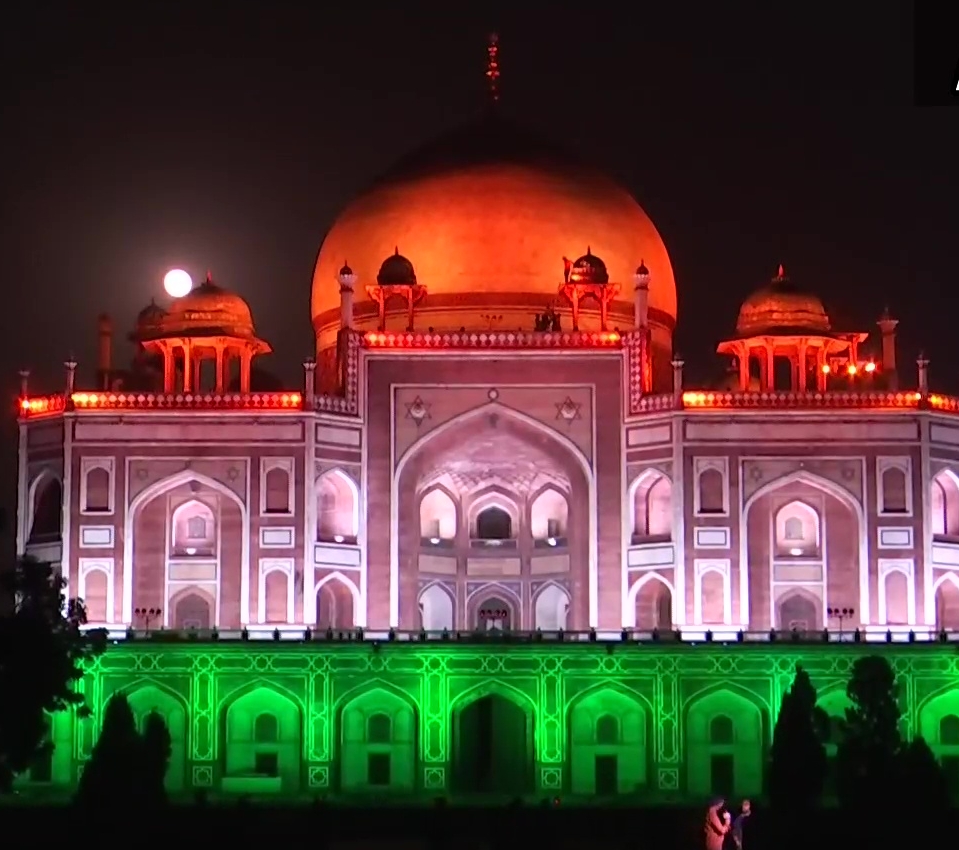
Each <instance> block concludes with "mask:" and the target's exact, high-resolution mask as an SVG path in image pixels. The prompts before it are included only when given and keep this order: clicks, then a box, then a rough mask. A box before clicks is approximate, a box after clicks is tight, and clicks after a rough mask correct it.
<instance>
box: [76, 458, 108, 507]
mask: <svg viewBox="0 0 959 850" xmlns="http://www.w3.org/2000/svg"><path fill="white" fill-rule="evenodd" d="M111 483H112V482H111V476H110V470H109V469H108V468H107V466H106V465H93V466H89V467H88V468H87V470H86V475H85V479H84V482H83V484H84V486H83V505H82V510H83V512H84V513H88V514H96V513H109V512H110V509H111V502H112V499H111V498H110V496H111V492H110V491H111V489H112V488H111Z"/></svg>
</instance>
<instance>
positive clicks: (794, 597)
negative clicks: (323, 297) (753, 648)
mask: <svg viewBox="0 0 959 850" xmlns="http://www.w3.org/2000/svg"><path fill="white" fill-rule="evenodd" d="M824 624H825V621H824V619H823V611H822V601H821V600H820V599H819V598H818V597H816V596H814V595H813V594H812V593H810V592H809V591H808V590H803V589H802V588H792V589H790V590H787V591H786V592H784V593H782V594H781V595H780V596H779V597H778V598H777V599H776V628H778V629H786V630H788V631H793V630H795V631H798V632H814V631H820V630H822V629H823V627H824Z"/></svg>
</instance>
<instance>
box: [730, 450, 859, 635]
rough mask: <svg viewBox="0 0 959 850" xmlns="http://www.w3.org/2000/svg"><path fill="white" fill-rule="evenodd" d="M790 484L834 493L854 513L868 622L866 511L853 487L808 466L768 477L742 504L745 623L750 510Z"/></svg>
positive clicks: (741, 598) (744, 615)
mask: <svg viewBox="0 0 959 850" xmlns="http://www.w3.org/2000/svg"><path fill="white" fill-rule="evenodd" d="M790 484H805V485H807V486H809V487H814V488H815V489H817V490H819V491H820V492H823V493H826V494H827V495H829V496H832V497H834V498H835V499H837V500H838V501H840V502H842V503H843V504H844V505H846V507H848V508H849V509H850V510H851V511H852V512H853V514H854V515H855V517H856V527H857V530H858V532H859V534H858V546H857V550H858V552H859V605H858V610H859V611H860V612H862V614H861V617H860V622H861V623H862V625H864V626H866V625H869V610H870V608H869V554H868V553H869V540H868V539H867V537H866V533H867V529H866V514H865V511H864V509H863V506H862V503H861V502H860V501H859V500H858V499H857V498H856V496H855V495H854V494H853V493H852V492H851V491H850V490H848V489H847V488H846V487H843V486H842V485H841V484H837V483H836V482H835V481H830V480H829V479H828V478H823V477H822V476H821V475H816V474H815V473H813V472H809V471H807V470H805V469H798V470H794V471H793V472H788V473H786V474H785V475H781V476H780V477H779V478H774V479H773V480H772V481H767V482H766V483H765V484H763V485H762V486H761V487H760V488H758V489H757V490H756V492H755V493H753V494H752V495H751V496H750V497H749V498H748V499H746V502H745V503H744V505H743V509H742V511H741V513H740V518H739V611H740V620H742V621H743V622H744V623H746V621H747V617H748V616H749V614H748V612H749V551H748V546H749V540H748V536H749V535H748V534H747V529H748V522H749V512H750V510H752V507H753V505H754V504H755V503H756V502H757V501H759V499H761V498H762V497H763V496H766V495H768V494H770V493H774V492H775V491H776V490H779V489H781V488H783V487H787V486H789V485H790ZM820 533H821V532H820ZM823 584H824V586H825V584H826V583H825V582H823ZM822 604H823V607H825V605H826V604H827V600H826V599H823V601H822Z"/></svg>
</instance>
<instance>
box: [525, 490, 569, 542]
mask: <svg viewBox="0 0 959 850" xmlns="http://www.w3.org/2000/svg"><path fill="white" fill-rule="evenodd" d="M568 518H569V505H568V503H567V501H566V497H565V496H564V495H563V494H562V493H560V492H559V491H558V490H555V489H554V488H552V487H550V488H548V489H546V490H544V491H543V492H542V493H540V494H539V495H538V496H537V497H536V498H535V499H534V500H533V503H532V504H531V505H530V531H531V533H532V536H533V544H534V545H535V546H548V547H555V546H565V545H566V536H567V533H566V527H567V522H568Z"/></svg>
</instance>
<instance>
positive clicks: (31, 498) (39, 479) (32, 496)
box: [23, 467, 64, 544]
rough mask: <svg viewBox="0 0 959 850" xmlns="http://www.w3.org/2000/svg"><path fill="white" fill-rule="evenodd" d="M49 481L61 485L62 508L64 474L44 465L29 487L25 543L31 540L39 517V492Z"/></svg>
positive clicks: (61, 500) (61, 502) (61, 501)
mask: <svg viewBox="0 0 959 850" xmlns="http://www.w3.org/2000/svg"><path fill="white" fill-rule="evenodd" d="M49 481H56V482H57V484H59V485H60V504H61V510H62V505H63V497H64V491H63V476H62V475H60V474H59V473H58V472H57V471H56V470H54V469H51V468H50V467H44V468H43V469H41V470H40V471H39V472H38V473H37V474H36V475H35V476H34V477H33V480H32V481H31V482H30V486H29V488H28V489H27V527H26V529H24V534H23V542H24V543H25V544H26V543H27V542H29V540H30V534H31V532H32V531H33V523H34V522H35V521H36V519H37V493H38V492H39V491H40V489H41V488H42V487H45V486H46V485H47V482H49Z"/></svg>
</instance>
